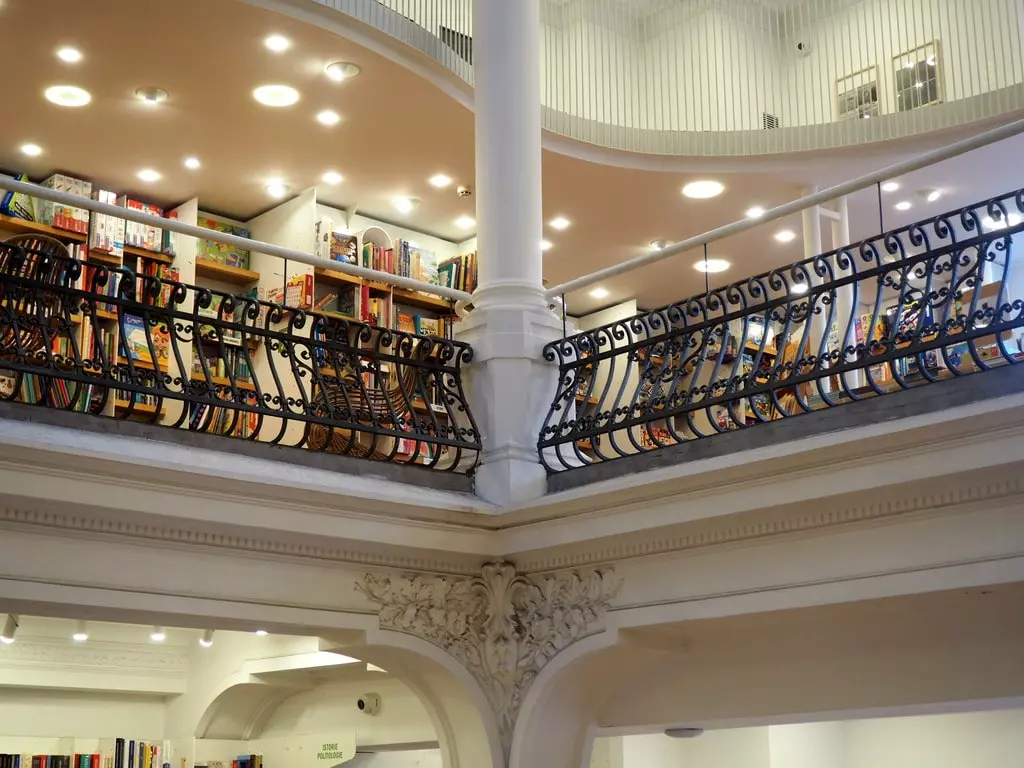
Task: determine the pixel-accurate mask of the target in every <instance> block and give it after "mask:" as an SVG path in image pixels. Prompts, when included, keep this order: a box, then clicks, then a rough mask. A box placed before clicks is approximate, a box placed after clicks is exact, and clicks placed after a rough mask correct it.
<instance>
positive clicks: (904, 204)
mask: <svg viewBox="0 0 1024 768" xmlns="http://www.w3.org/2000/svg"><path fill="white" fill-rule="evenodd" d="M913 207H914V204H913V203H911V202H910V201H909V200H900V201H899V202H898V203H896V205H895V208H896V210H897V211H909V210H910V209H911V208H913Z"/></svg>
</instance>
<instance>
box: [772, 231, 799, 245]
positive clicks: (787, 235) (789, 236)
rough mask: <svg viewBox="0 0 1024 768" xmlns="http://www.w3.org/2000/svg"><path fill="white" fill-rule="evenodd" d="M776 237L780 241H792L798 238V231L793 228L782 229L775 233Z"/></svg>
mask: <svg viewBox="0 0 1024 768" xmlns="http://www.w3.org/2000/svg"><path fill="white" fill-rule="evenodd" d="M775 239H776V240H778V241H779V242H780V243H792V242H793V241H794V240H796V232H794V231H793V230H792V229H780V230H779V231H778V232H776V233H775Z"/></svg>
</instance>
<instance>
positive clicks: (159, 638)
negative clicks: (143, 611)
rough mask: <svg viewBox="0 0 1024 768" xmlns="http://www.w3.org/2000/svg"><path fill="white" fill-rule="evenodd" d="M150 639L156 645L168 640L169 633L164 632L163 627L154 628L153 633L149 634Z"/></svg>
mask: <svg viewBox="0 0 1024 768" xmlns="http://www.w3.org/2000/svg"><path fill="white" fill-rule="evenodd" d="M149 639H150V640H152V641H153V642H154V643H162V642H163V641H164V640H166V639H167V633H166V632H164V628H163V627H153V631H152V632H150V633H149Z"/></svg>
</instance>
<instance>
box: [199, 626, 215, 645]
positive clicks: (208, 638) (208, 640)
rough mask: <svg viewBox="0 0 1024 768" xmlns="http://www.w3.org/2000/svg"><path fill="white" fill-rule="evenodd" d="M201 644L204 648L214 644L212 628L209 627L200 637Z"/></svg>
mask: <svg viewBox="0 0 1024 768" xmlns="http://www.w3.org/2000/svg"><path fill="white" fill-rule="evenodd" d="M199 644H200V645H201V646H203V648H209V647H210V646H211V645H213V630H212V629H208V630H206V631H205V632H203V636H202V637H201V638H199Z"/></svg>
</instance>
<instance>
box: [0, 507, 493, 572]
mask: <svg viewBox="0 0 1024 768" xmlns="http://www.w3.org/2000/svg"><path fill="white" fill-rule="evenodd" d="M184 522H185V521H182V524H180V525H175V526H173V527H172V526H166V525H159V524H156V523H151V522H134V521H128V520H124V519H119V518H114V517H110V518H108V517H100V516H95V517H93V516H86V515H69V514H65V513H62V512H53V511H49V510H39V509H23V508H18V507H10V506H8V507H0V526H5V525H10V526H24V527H29V528H34V529H44V530H57V531H60V532H63V533H67V532H74V533H76V534H79V535H100V536H117V537H123V538H127V539H143V540H146V541H155V542H160V543H161V544H164V545H180V546H186V547H189V548H195V547H210V548H212V549H218V550H227V551H232V552H237V553H250V554H255V555H261V556H270V557H284V558H297V559H302V560H317V561H324V562H330V563H346V564H351V565H356V566H378V567H384V568H396V569H403V570H414V571H429V572H435V573H463V574H472V573H476V572H477V571H478V568H479V566H478V562H479V558H476V557H472V556H465V555H463V556H459V555H452V556H451V557H447V558H446V557H441V556H433V557H430V556H418V555H414V554H409V553H405V552H400V551H398V552H380V551H373V549H372V547H373V546H374V545H371V544H363V545H362V546H363V548H361V549H357V548H354V547H353V548H343V547H332V546H324V545H321V544H312V543H305V542H302V541H288V540H285V539H273V538H270V537H257V536H238V535H232V534H230V533H221V532H216V531H209V530H203V529H200V528H188V527H186V526H185V524H184Z"/></svg>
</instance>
